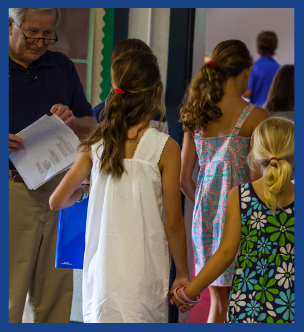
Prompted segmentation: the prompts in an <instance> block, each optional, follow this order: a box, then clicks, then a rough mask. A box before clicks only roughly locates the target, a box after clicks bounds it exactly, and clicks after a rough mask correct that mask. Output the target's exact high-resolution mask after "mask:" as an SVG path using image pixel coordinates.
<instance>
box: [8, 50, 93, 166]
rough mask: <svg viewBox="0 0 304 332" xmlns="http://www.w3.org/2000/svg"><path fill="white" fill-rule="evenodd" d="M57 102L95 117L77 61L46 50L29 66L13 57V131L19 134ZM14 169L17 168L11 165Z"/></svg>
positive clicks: (11, 116) (11, 75)
mask: <svg viewBox="0 0 304 332" xmlns="http://www.w3.org/2000/svg"><path fill="white" fill-rule="evenodd" d="M55 104H63V105H67V106H69V108H70V109H71V110H72V112H73V114H74V115H75V116H76V117H83V116H93V111H92V107H91V105H90V104H89V102H88V101H87V99H86V97H85V94H84V92H83V88H82V85H81V82H80V79H79V76H78V74H77V71H76V69H75V66H74V64H73V62H72V61H71V60H70V59H69V58H68V57H67V56H65V55H64V54H62V53H59V52H52V51H46V53H45V54H44V55H43V56H42V57H40V58H39V59H38V60H36V61H34V62H33V63H32V64H30V66H29V67H28V68H24V67H23V66H21V65H19V64H18V63H16V62H14V61H13V60H11V59H9V133H10V134H16V133H18V132H19V131H21V130H22V129H24V128H26V127H27V126H29V125H30V124H32V123H33V122H35V121H36V120H38V119H39V118H41V117H42V116H43V115H44V114H47V115H52V113H51V112H50V109H51V108H52V106H53V105H55ZM9 168H10V169H15V168H14V166H13V165H12V164H11V162H10V165H9Z"/></svg>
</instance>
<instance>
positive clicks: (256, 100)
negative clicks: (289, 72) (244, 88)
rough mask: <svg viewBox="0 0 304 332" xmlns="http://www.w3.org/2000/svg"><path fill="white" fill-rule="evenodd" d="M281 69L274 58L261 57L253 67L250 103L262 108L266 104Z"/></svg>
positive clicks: (249, 88) (250, 83)
mask: <svg viewBox="0 0 304 332" xmlns="http://www.w3.org/2000/svg"><path fill="white" fill-rule="evenodd" d="M280 67H281V65H280V64H278V63H277V62H276V61H275V60H274V59H273V58H272V57H266V56H264V57H261V58H260V59H258V60H257V61H256V62H255V63H254V64H253V66H252V70H251V74H250V80H249V85H248V90H250V91H251V92H252V95H251V97H250V102H251V103H252V104H256V105H258V106H260V107H263V105H264V104H265V102H266V99H267V95H268V91H269V89H270V86H271V83H272V81H273V78H274V76H275V74H276V72H277V71H278V69H279V68H280Z"/></svg>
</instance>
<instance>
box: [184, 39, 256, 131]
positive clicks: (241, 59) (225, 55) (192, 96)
mask: <svg viewBox="0 0 304 332" xmlns="http://www.w3.org/2000/svg"><path fill="white" fill-rule="evenodd" d="M211 60H212V62H213V65H214V68H213V65H211V64H209V63H206V64H204V65H203V66H202V68H201V69H200V71H199V73H198V75H197V76H196V77H195V78H194V79H193V80H192V82H191V83H190V85H189V87H188V90H187V92H186V94H185V97H184V99H183V102H182V107H181V111H180V115H181V117H180V119H181V122H182V124H183V129H184V131H185V132H187V133H189V134H190V133H192V134H193V133H194V131H195V130H204V129H206V127H207V125H208V123H209V122H210V121H214V120H215V119H219V118H220V117H221V116H222V111H221V110H220V108H219V107H218V106H217V105H216V104H217V103H218V102H219V101H220V100H221V99H222V97H223V94H224V90H223V85H224V83H225V82H226V81H227V79H228V78H230V77H236V76H238V75H239V74H240V73H241V72H242V71H243V70H244V69H246V68H249V67H250V66H251V65H252V58H251V56H250V53H249V51H248V49H247V47H246V45H245V44H244V43H243V42H242V41H240V40H235V39H231V40H225V41H223V42H221V43H219V44H218V45H217V46H216V47H215V49H214V50H213V52H212V55H211Z"/></svg>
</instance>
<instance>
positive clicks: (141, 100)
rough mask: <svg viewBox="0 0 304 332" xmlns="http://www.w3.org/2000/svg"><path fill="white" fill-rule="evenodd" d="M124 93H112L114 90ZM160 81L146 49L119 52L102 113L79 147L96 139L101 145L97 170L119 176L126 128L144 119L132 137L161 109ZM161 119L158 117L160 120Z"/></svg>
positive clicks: (112, 68)
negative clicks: (120, 90) (94, 127)
mask: <svg viewBox="0 0 304 332" xmlns="http://www.w3.org/2000/svg"><path fill="white" fill-rule="evenodd" d="M117 88H119V89H122V90H123V91H124V92H125V93H124V94H119V93H115V89H117ZM161 95H162V83H161V77H160V72H159V67H158V63H157V59H156V57H155V56H154V55H153V54H151V53H148V52H143V51H130V52H126V53H123V54H121V55H120V56H119V57H117V58H116V59H115V61H114V62H113V64H112V66H111V90H110V93H109V95H108V97H107V99H106V103H105V107H104V108H103V110H102V112H103V113H104V114H103V118H104V120H103V121H102V122H101V123H100V124H99V125H98V127H97V128H96V129H95V130H94V131H93V132H92V133H91V134H90V136H89V137H88V138H87V139H84V140H83V141H82V142H81V144H80V145H79V147H85V150H86V151H89V149H90V147H91V146H92V145H93V144H95V143H98V142H100V145H99V146H98V149H99V148H100V147H101V146H102V147H103V150H102V154H101V158H100V164H99V165H100V171H101V172H104V173H105V174H111V175H112V176H113V177H121V175H122V173H123V172H124V171H125V168H124V165H123V158H124V155H125V142H126V140H127V139H128V138H127V134H128V129H129V128H130V127H131V126H134V125H137V124H139V123H141V122H143V121H146V119H148V120H147V122H146V124H144V125H143V126H142V127H141V128H140V129H139V130H138V132H137V135H136V136H135V137H132V138H131V140H136V139H137V137H138V134H139V132H140V130H142V129H143V128H145V127H146V125H148V122H149V120H150V119H151V118H153V117H154V116H155V115H156V114H158V113H159V111H160V110H161V114H162V116H161V118H162V117H163V115H164V105H163V103H162V98H161ZM161 120H162V119H161Z"/></svg>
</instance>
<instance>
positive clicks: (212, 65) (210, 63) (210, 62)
mask: <svg viewBox="0 0 304 332" xmlns="http://www.w3.org/2000/svg"><path fill="white" fill-rule="evenodd" d="M208 63H209V65H210V66H211V67H212V68H213V69H214V67H215V66H214V63H213V62H212V61H209V62H208Z"/></svg>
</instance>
